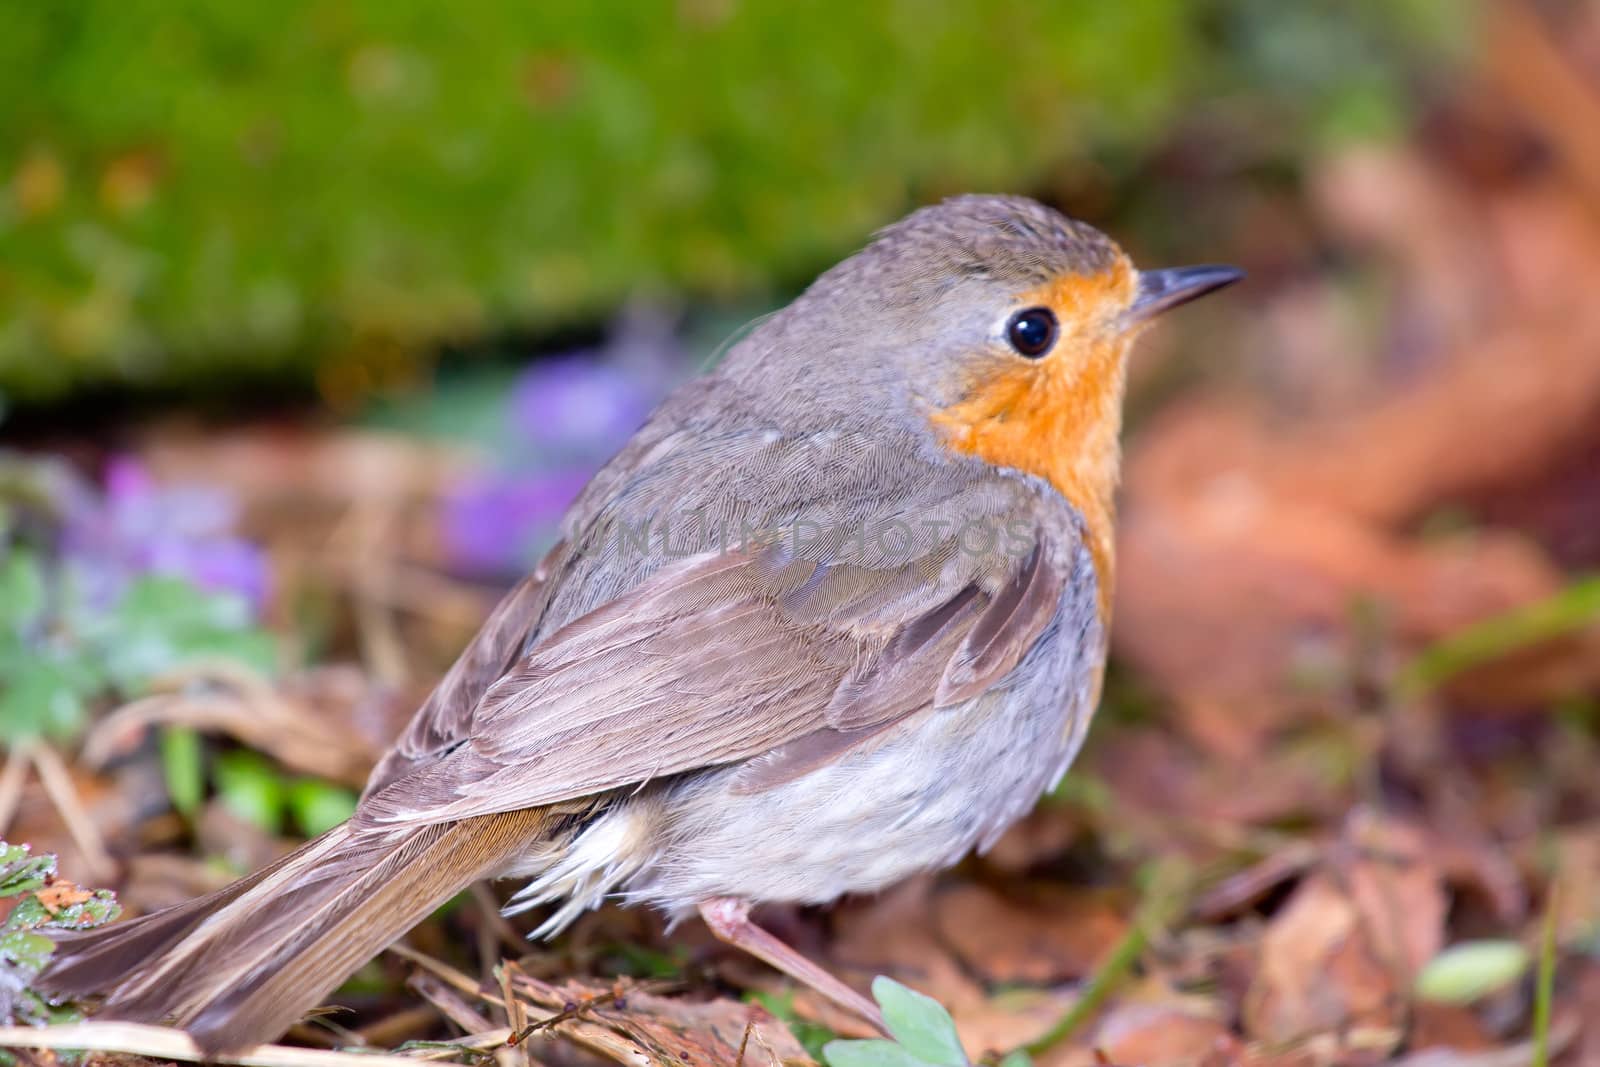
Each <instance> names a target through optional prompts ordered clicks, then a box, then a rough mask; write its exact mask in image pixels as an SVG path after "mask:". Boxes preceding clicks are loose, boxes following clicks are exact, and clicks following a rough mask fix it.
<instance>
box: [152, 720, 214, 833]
mask: <svg viewBox="0 0 1600 1067" xmlns="http://www.w3.org/2000/svg"><path fill="white" fill-rule="evenodd" d="M161 774H162V777H163V778H164V779H165V780H166V783H167V796H168V797H169V798H170V799H171V800H172V806H173V807H174V808H176V809H177V810H178V811H179V812H180V813H181V814H183V815H187V816H193V815H194V813H195V812H197V811H199V810H200V801H201V800H202V799H203V798H204V797H205V794H206V775H205V756H204V753H203V752H202V751H201V746H200V735H199V734H198V733H196V732H195V731H194V730H192V729H190V728H189V727H187V726H169V727H167V728H166V729H164V730H162V731H161Z"/></svg>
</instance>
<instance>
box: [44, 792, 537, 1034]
mask: <svg viewBox="0 0 1600 1067" xmlns="http://www.w3.org/2000/svg"><path fill="white" fill-rule="evenodd" d="M549 819H550V816H549V815H548V814H547V813H545V812H542V811H540V810H538V809H532V810H527V811H514V812H504V813H500V814H495V815H482V816H475V817H473V818H470V819H463V820H461V821H459V822H451V823H439V824H435V825H431V826H420V827H412V828H396V829H391V828H375V827H371V826H358V825H356V824H353V823H345V824H344V825H342V826H337V827H335V828H334V829H332V830H329V831H328V832H327V833H325V834H323V835H322V836H321V837H318V838H316V839H315V840H313V841H309V842H307V843H306V844H305V845H303V846H302V847H300V848H299V849H297V850H296V851H294V852H292V853H290V854H289V855H287V856H285V857H283V858H282V859H280V860H278V861H277V862H276V863H273V864H271V865H270V866H268V867H265V868H263V869H262V870H259V871H257V872H256V873H254V874H252V875H249V876H248V877H245V878H242V879H240V880H239V881H237V882H234V883H233V884H232V885H229V886H226V887H225V888H223V889H220V890H218V891H217V892H215V893H213V894H211V895H210V896H206V897H201V898H199V899H197V900H192V901H189V902H187V903H184V904H179V905H177V906H175V907H172V908H168V909H166V910H164V911H159V912H155V913H154V914H151V915H146V916H143V917H141V918H138V919H134V920H132V921H130V922H125V923H116V924H114V925H112V926H109V927H106V928H105V929H103V930H92V931H85V932H82V933H76V934H71V935H67V936H65V937H63V938H61V939H60V942H59V944H58V947H57V949H56V953H55V956H54V958H53V961H52V963H51V966H50V969H49V970H48V971H47V972H46V973H45V974H44V976H43V977H42V978H41V979H40V981H39V983H38V984H39V986H40V987H41V988H43V989H46V990H49V991H51V992H55V993H62V994H72V995H79V996H84V995H89V994H93V993H105V994H107V997H106V1001H105V1005H104V1007H103V1008H102V1011H101V1014H102V1015H103V1016H105V1017H110V1018H121V1019H130V1020H138V1021H144V1022H163V1021H164V1022H170V1023H174V1024H176V1025H178V1026H182V1027H184V1028H185V1029H187V1030H188V1031H189V1033H190V1034H191V1035H192V1036H193V1037H194V1040H195V1042H196V1043H197V1044H198V1045H199V1046H200V1047H201V1048H202V1049H204V1050H206V1051H208V1052H222V1051H230V1050H237V1049H241V1048H245V1047H248V1046H250V1045H254V1044H258V1043H260V1042H263V1041H269V1040H271V1039H273V1038H275V1037H277V1036H278V1035H279V1034H281V1033H282V1032H283V1031H284V1030H286V1029H287V1028H288V1027H289V1026H290V1025H292V1024H293V1023H294V1022H295V1020H297V1019H299V1018H300V1016H302V1015H303V1014H304V1013H305V1012H306V1011H307V1010H308V1009H310V1008H313V1007H315V1006H316V1005H317V1004H319V1003H320V1002H321V1001H322V999H323V998H324V997H326V996H327V995H328V994H329V993H330V992H332V991H333V990H334V988H336V987H337V986H338V985H339V984H340V983H342V982H343V981H344V980H345V979H346V978H348V977H349V976H350V975H351V974H352V973H353V972H354V971H355V970H356V969H357V968H358V967H360V966H361V965H362V964H363V963H365V962H366V961H367V960H369V959H371V958H372V957H373V956H375V955H376V954H377V953H378V952H380V951H382V950H383V949H384V948H385V947H387V946H388V945H389V944H390V943H392V942H393V941H394V940H395V939H397V938H398V937H400V935H402V934H404V933H405V932H406V931H407V930H409V929H410V928H411V927H413V926H415V925H416V924H417V923H419V922H421V921H422V920H423V919H424V918H426V917H427V916H428V915H429V914H430V913H431V912H432V911H433V910H434V909H435V908H437V907H438V906H439V905H441V904H443V903H444V902H445V901H447V900H449V899H450V898H451V897H452V896H454V895H455V894H456V893H458V892H460V891H461V890H462V889H464V888H465V887H466V886H468V885H470V884H471V883H472V882H474V881H477V880H478V879H480V878H484V877H488V876H491V875H494V874H497V873H499V872H500V871H501V870H503V869H504V868H506V867H507V866H509V865H511V864H512V863H513V862H514V861H515V860H516V858H517V857H518V856H519V855H520V854H522V853H523V852H524V851H525V850H527V849H528V848H529V846H530V844H531V843H532V842H534V841H536V840H537V839H538V838H539V837H540V836H541V835H542V834H543V832H544V829H545V826H546V823H547V822H548V821H549Z"/></svg>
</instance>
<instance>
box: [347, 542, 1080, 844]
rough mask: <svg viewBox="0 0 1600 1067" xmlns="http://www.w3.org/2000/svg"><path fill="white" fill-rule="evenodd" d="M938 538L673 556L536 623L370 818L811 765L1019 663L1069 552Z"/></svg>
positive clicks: (755, 779) (424, 817)
mask: <svg viewBox="0 0 1600 1067" xmlns="http://www.w3.org/2000/svg"><path fill="white" fill-rule="evenodd" d="M930 555H934V556H937V559H938V566H937V567H936V568H931V570H930V567H931V565H930V564H929V563H928V561H927V560H926V559H916V560H912V561H910V562H908V563H905V564H903V565H902V566H899V567H895V568H885V569H882V570H875V569H872V568H864V567H860V566H849V565H845V566H839V567H830V566H829V565H828V564H827V563H818V564H815V565H813V566H801V565H791V564H795V563H798V562H799V561H792V560H786V559H784V558H782V556H783V553H782V550H781V549H769V550H766V551H764V552H756V553H753V554H740V553H732V552H730V553H725V554H710V555H704V556H698V557H693V558H691V559H688V560H683V561H680V562H678V563H675V564H673V565H670V566H668V567H666V568H664V569H662V570H661V571H660V572H658V573H657V574H656V575H655V576H654V577H652V578H650V579H649V580H648V581H646V582H644V583H643V584H642V585H640V586H639V587H638V588H636V589H634V590H633V591H632V592H630V593H627V594H625V595H623V596H621V597H619V598H617V599H615V600H613V601H611V602H609V603H607V604H606V605H604V606H602V607H601V608H599V609H596V610H595V611H592V612H590V613H589V614H587V615H584V616H581V617H580V618H578V619H577V620H575V621H574V622H572V623H569V624H568V625H567V626H565V627H562V628H561V629H560V630H558V631H556V632H555V633H553V634H551V635H550V636H548V637H547V638H545V639H544V640H542V641H541V642H540V643H539V645H538V646H537V647H536V648H534V649H533V650H532V651H531V652H530V653H529V654H528V655H527V656H526V657H524V658H523V659H522V660H521V662H519V663H518V664H516V666H515V667H514V668H513V669H511V670H510V671H508V672H506V673H505V674H504V676H503V677H501V678H500V679H499V680H498V681H496V682H495V683H494V684H493V685H492V686H490V687H489V689H488V691H487V692H486V694H485V696H484V698H483V700H482V702H481V704H480V705H479V707H478V709H477V711H476V713H475V715H474V717H473V720H472V727H471V737H470V739H469V740H467V741H466V742H464V743H462V744H460V745H458V746H457V747H455V748H454V749H452V750H450V751H449V752H447V753H445V754H443V755H441V756H440V757H439V758H438V759H436V760H435V761H433V762H432V763H430V764H429V765H427V766H423V767H419V768H417V769H416V770H415V771H413V772H412V773H410V774H408V775H406V776H405V777H403V778H401V779H398V780H396V781H394V782H393V783H392V784H390V785H388V786H387V787H386V788H384V789H381V790H378V791H376V792H375V793H374V794H373V795H372V796H371V797H370V798H369V800H368V802H367V803H366V804H364V805H363V813H362V817H364V818H367V819H371V820H374V821H377V822H392V821H397V820H414V821H428V822H433V821H443V820H447V819H458V818H465V817H469V816H473V815H480V814H486V813H489V812H493V811H506V810H512V809H515V808H523V807H532V806H535V805H540V804H548V803H553V802H556V801H560V800H566V799H570V798H573V797H578V796H585V795H589V794H594V793H599V792H603V791H606V790H611V789H618V788H624V787H632V786H636V785H638V784H639V783H642V782H646V781H650V780H653V779H658V778H662V777H665V776H668V775H674V774H679V773H682V772H684V771H688V770H693V769H696V768H701V767H707V766H717V765H723V764H730V763H735V762H738V761H742V760H752V759H757V758H763V757H764V758H763V759H762V762H761V764H760V766H761V767H764V768H766V773H753V774H752V777H751V779H750V781H749V782H748V783H746V784H747V786H748V787H751V788H765V787H767V786H768V785H771V784H776V782H777V781H780V780H786V779H787V778H788V777H792V776H793V775H794V774H796V773H803V772H804V770H805V769H809V767H811V766H815V765H817V764H818V761H819V760H820V761H825V760H826V759H827V758H832V757H833V756H836V755H837V754H838V753H839V752H842V751H845V750H846V749H848V748H850V747H853V746H854V745H855V744H858V743H860V742H861V741H863V740H865V739H867V738H869V737H871V736H873V735H875V734H876V733H878V732H879V731H881V730H882V729H883V728H885V727H886V726H888V725H892V724H893V723H894V722H897V721H899V720H900V719H902V718H903V717H905V716H906V715H910V714H913V713H915V712H918V711H921V710H923V709H926V708H930V707H935V706H939V705H941V704H943V703H948V702H949V701H950V700H954V699H962V697H961V694H962V693H963V692H966V691H967V690H969V689H972V688H973V687H981V686H986V685H988V684H990V683H992V682H993V681H995V680H997V679H998V678H1000V677H1001V676H1003V675H1004V674H1005V673H1006V672H1007V671H1009V670H1010V669H1011V668H1012V667H1014V666H1015V665H1016V663H1017V661H1018V660H1019V659H1020V658H1021V656H1022V655H1023V654H1024V653H1025V652H1026V651H1027V649H1028V648H1029V647H1031V646H1032V643H1033V641H1034V640H1035V639H1036V638H1037V637H1038V635H1039V633H1040V632H1041V631H1042V630H1043V628H1044V626H1045V625H1046V623H1048V621H1049V618H1050V611H1048V610H1038V605H1040V604H1041V603H1043V602H1044V600H1045V599H1046V598H1047V597H1049V596H1050V595H1051V591H1052V590H1054V591H1055V595H1056V596H1057V597H1059V591H1060V589H1061V588H1062V586H1063V579H1062V577H1061V573H1060V572H1061V569H1062V568H1063V567H1064V566H1065V560H1066V555H1067V554H1066V553H1064V552H1056V551H1053V550H1052V546H1049V545H1047V544H1045V543H1043V542H1041V543H1039V544H1038V545H1036V547H1035V550H1034V552H1033V554H1032V555H1031V556H1029V557H1028V558H1027V559H1026V560H1016V559H1014V558H1010V557H1006V556H1003V555H1000V554H987V555H981V556H979V555H974V556H964V555H961V554H960V553H953V552H950V551H948V549H947V546H944V545H940V546H937V547H936V549H935V550H934V552H933V553H930ZM957 583H959V584H957ZM952 584H954V585H955V588H954V590H953V592H951V593H949V594H946V595H945V596H944V599H942V600H940V601H939V602H938V603H936V604H934V606H932V607H931V608H930V607H929V606H928V594H929V593H930V592H934V591H937V590H938V589H940V588H941V585H945V586H948V585H952ZM1049 607H1050V608H1051V609H1053V607H1054V604H1053V603H1051V604H1050V605H1049ZM886 615H897V616H898V618H899V622H898V623H897V624H895V625H894V626H892V627H885V626H883V625H882V622H881V620H882V619H883V618H884V617H885V616H886ZM867 619H870V620H872V622H871V625H867V624H866V623H865V620H867ZM951 678H955V679H956V681H955V682H953V683H952V682H950V681H949V680H950V679H951ZM797 742H803V743H800V744H798V746H797V747H789V746H795V745H796V743H797ZM775 750H781V751H775Z"/></svg>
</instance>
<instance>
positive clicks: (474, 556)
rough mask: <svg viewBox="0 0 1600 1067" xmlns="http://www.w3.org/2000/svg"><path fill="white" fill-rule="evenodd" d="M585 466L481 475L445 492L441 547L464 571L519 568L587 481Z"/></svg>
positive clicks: (489, 571)
mask: <svg viewBox="0 0 1600 1067" xmlns="http://www.w3.org/2000/svg"><path fill="white" fill-rule="evenodd" d="M590 474H591V472H590V471H589V470H587V469H582V470H577V469H568V470H558V471H550V472H546V473H542V474H536V475H526V476H522V477H516V476H512V475H487V476H483V477H481V478H479V479H478V480H476V481H473V482H469V483H467V484H466V485H463V486H462V487H461V488H460V489H458V490H457V491H456V492H454V493H452V494H450V496H449V497H448V498H447V499H446V500H445V505H444V539H445V548H446V551H448V552H449V554H450V556H451V558H452V559H454V560H455V561H456V562H457V563H458V564H460V565H461V566H462V567H463V568H464V569H466V570H468V571H472V572H475V573H478V574H496V573H501V572H505V571H510V570H517V569H520V568H521V567H523V566H525V565H526V564H527V562H528V557H529V556H530V555H531V554H532V550H533V549H534V548H536V547H537V546H538V541H539V539H540V538H541V537H547V536H549V535H550V534H551V532H552V531H553V530H554V528H555V525H556V523H557V522H558V521H560V519H561V516H562V514H563V513H564V512H565V511H566V510H567V506H568V505H569V504H571V503H572V501H573V499H574V498H576V497H577V495H578V492H579V491H580V490H581V489H582V488H583V486H584V484H585V483H586V482H587V481H588V480H589V477H590Z"/></svg>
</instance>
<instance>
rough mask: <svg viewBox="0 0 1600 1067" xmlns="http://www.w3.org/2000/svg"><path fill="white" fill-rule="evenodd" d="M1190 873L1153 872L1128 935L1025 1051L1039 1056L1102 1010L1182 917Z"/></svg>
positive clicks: (1178, 866)
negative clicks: (1156, 938)
mask: <svg viewBox="0 0 1600 1067" xmlns="http://www.w3.org/2000/svg"><path fill="white" fill-rule="evenodd" d="M1191 880H1192V877H1191V873H1190V871H1189V869H1188V866H1187V864H1185V863H1183V862H1182V861H1171V862H1161V863H1158V864H1157V865H1156V868H1155V870H1154V871H1152V872H1151V876H1150V881H1149V883H1148V884H1147V885H1146V887H1145V892H1144V896H1143V898H1142V899H1140V901H1139V905H1138V907H1137V908H1136V909H1135V911H1134V916H1133V922H1132V923H1131V924H1129V926H1128V932H1127V933H1125V934H1123V935H1122V940H1121V941H1118V942H1117V944H1116V947H1115V948H1113V949H1112V950H1111V955H1110V956H1109V957H1107V959H1106V961H1105V962H1104V963H1102V964H1101V965H1100V967H1099V968H1098V969H1097V970H1096V971H1095V973H1094V974H1093V975H1092V976H1091V977H1090V979H1089V982H1088V984H1087V985H1086V986H1085V987H1084V990H1083V995H1082V996H1080V997H1079V998H1078V999H1077V1001H1075V1002H1074V1003H1073V1005H1072V1007H1070V1008H1068V1009H1067V1011H1066V1014H1064V1015H1062V1016H1061V1018H1060V1019H1058V1020H1057V1021H1056V1023H1055V1025H1054V1026H1052V1027H1050V1029H1048V1030H1046V1031H1045V1032H1044V1033H1043V1034H1041V1035H1040V1036H1039V1037H1036V1038H1034V1039H1033V1040H1032V1041H1030V1042H1028V1043H1027V1044H1026V1045H1024V1046H1022V1047H1023V1050H1024V1051H1025V1052H1027V1053H1028V1054H1029V1055H1033V1056H1037V1055H1040V1054H1041V1053H1044V1052H1047V1051H1049V1050H1050V1049H1051V1048H1053V1047H1055V1046H1056V1045H1058V1044H1060V1043H1061V1042H1063V1041H1065V1040H1066V1039H1067V1038H1069V1037H1071V1036H1072V1035H1073V1034H1075V1033H1076V1032H1077V1031H1078V1030H1079V1029H1080V1028H1081V1027H1082V1026H1083V1024H1084V1023H1086V1022H1088V1021H1089V1020H1090V1019H1091V1018H1093V1016H1094V1014H1095V1013H1096V1012H1098V1011H1099V1010H1100V1007H1101V1005H1103V1004H1104V1003H1105V1001H1106V998H1107V997H1109V996H1110V995H1111V991H1112V990H1113V989H1115V988H1116V987H1117V985H1118V984H1119V983H1120V982H1121V981H1122V979H1123V978H1124V977H1126V976H1127V973H1128V972H1129V971H1130V970H1132V969H1133V965H1134V964H1135V963H1137V962H1138V960H1139V957H1140V956H1142V955H1143V954H1144V950H1145V948H1146V947H1148V946H1149V944H1150V940H1151V938H1152V937H1154V936H1155V935H1156V934H1158V933H1159V932H1161V931H1162V930H1164V929H1166V927H1167V926H1168V925H1169V924H1170V923H1172V921H1173V920H1174V919H1175V918H1177V917H1178V916H1179V915H1181V914H1182V913H1183V911H1184V908H1185V905H1186V904H1187V901H1188V897H1189V891H1190V882H1191Z"/></svg>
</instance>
